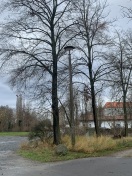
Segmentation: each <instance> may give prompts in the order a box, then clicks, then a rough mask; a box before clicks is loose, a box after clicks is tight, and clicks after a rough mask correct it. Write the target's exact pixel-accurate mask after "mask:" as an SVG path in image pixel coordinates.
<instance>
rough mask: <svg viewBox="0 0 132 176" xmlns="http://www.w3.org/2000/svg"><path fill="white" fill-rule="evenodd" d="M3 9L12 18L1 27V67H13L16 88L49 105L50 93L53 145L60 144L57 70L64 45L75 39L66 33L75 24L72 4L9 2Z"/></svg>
mask: <svg viewBox="0 0 132 176" xmlns="http://www.w3.org/2000/svg"><path fill="white" fill-rule="evenodd" d="M2 8H3V9H5V10H8V13H9V12H11V13H10V16H11V17H12V18H11V19H8V20H7V23H6V24H3V25H2V28H3V29H2V31H1V37H0V38H1V46H2V47H1V48H0V53H1V58H2V61H1V62H2V66H4V67H5V66H8V69H9V68H10V71H11V83H12V85H13V86H16V87H17V86H18V87H20V85H22V86H23V87H24V88H26V89H28V90H33V91H34V92H36V94H37V98H38V99H39V98H40V99H41V100H42V102H43V99H44V100H45V102H47V98H46V97H44V94H45V93H47V92H48V93H51V95H52V96H51V99H52V103H51V104H52V113H53V132H54V144H59V143H60V130H59V111H58V93H57V88H58V84H57V82H58V80H57V78H58V73H57V67H58V61H59V58H60V56H61V54H62V51H63V48H64V46H65V45H66V44H67V43H68V42H69V41H70V40H71V39H72V38H73V36H69V37H70V38H68V37H67V34H66V31H67V30H68V29H69V27H70V26H72V25H73V23H72V20H70V15H69V14H68V12H69V8H70V1H69V0H63V1H61V0H37V1H36V0H32V1H30V0H8V1H7V2H6V3H4V5H3V6H2ZM8 16H9V15H8ZM44 80H45V81H44ZM48 98H50V97H48ZM49 101H50V100H49Z"/></svg>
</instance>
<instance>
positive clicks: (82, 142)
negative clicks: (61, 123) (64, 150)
mask: <svg viewBox="0 0 132 176" xmlns="http://www.w3.org/2000/svg"><path fill="white" fill-rule="evenodd" d="M63 142H64V143H65V144H66V146H67V147H68V149H69V150H74V151H76V152H85V153H93V152H99V151H102V150H112V149H114V148H115V147H116V146H117V143H116V141H115V140H113V139H112V138H110V137H106V136H100V137H98V138H96V137H86V136H78V137H77V138H76V145H75V147H74V149H73V148H72V146H71V142H70V138H69V136H65V137H64V138H63Z"/></svg>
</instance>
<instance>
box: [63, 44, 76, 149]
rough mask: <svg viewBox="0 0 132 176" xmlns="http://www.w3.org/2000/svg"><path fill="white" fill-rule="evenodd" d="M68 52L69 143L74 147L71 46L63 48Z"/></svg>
mask: <svg viewBox="0 0 132 176" xmlns="http://www.w3.org/2000/svg"><path fill="white" fill-rule="evenodd" d="M64 49H65V51H68V59H69V92H70V122H71V143H72V146H73V147H74V145H75V123H74V103H73V84H72V64H71V51H72V50H73V49H75V47H73V46H66V47H64Z"/></svg>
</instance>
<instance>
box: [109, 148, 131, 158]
mask: <svg viewBox="0 0 132 176" xmlns="http://www.w3.org/2000/svg"><path fill="white" fill-rule="evenodd" d="M111 156H113V157H120V158H123V157H132V149H129V150H125V151H120V152H117V153H114V154H112V155H111Z"/></svg>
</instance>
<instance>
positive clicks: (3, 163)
mask: <svg viewBox="0 0 132 176" xmlns="http://www.w3.org/2000/svg"><path fill="white" fill-rule="evenodd" d="M23 140H25V139H24V138H21V137H9V138H7V137H5V138H2V137H0V176H1V175H5V176H132V158H130V157H129V158H127V157H120V155H119V153H118V155H117V156H116V155H114V156H111V157H101V158H88V159H78V160H74V161H66V162H58V163H47V164H42V163H38V162H31V161H29V160H26V159H23V158H21V157H20V156H17V155H16V153H15V152H14V151H16V150H17V149H18V147H19V145H20V143H21V142H22V141H23Z"/></svg>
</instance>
